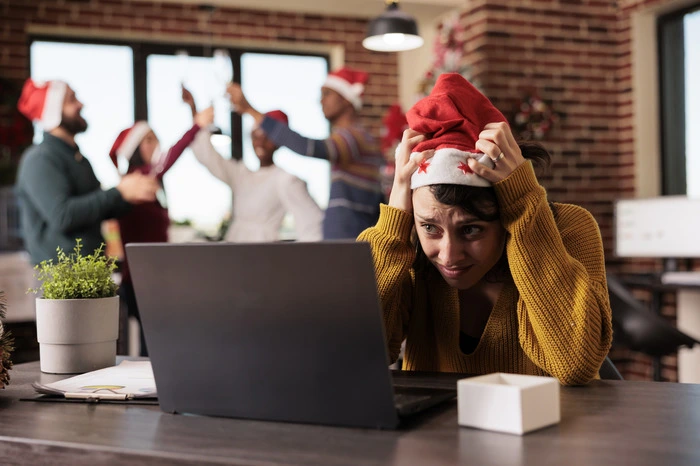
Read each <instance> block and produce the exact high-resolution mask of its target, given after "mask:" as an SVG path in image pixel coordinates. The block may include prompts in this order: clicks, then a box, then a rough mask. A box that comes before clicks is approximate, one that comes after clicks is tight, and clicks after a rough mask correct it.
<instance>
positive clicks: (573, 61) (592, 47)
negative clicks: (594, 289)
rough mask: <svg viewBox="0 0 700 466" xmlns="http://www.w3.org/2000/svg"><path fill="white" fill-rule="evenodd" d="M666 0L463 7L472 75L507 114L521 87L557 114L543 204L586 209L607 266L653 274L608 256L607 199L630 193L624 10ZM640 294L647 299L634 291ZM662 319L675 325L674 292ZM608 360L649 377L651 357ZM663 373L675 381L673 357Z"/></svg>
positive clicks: (648, 265)
mask: <svg viewBox="0 0 700 466" xmlns="http://www.w3.org/2000/svg"><path fill="white" fill-rule="evenodd" d="M664 3H667V2H666V1H664V0H654V1H642V0H627V1H622V2H616V1H612V0H609V1H608V0H526V1H515V0H471V1H468V2H467V3H466V6H465V7H464V8H463V9H462V10H461V12H460V16H461V24H462V26H463V27H464V29H465V34H466V40H467V42H466V45H465V58H464V59H465V61H466V63H465V64H466V65H469V66H470V67H471V70H472V73H473V80H474V81H475V82H476V83H477V84H478V85H479V86H480V87H481V89H483V90H484V92H485V93H486V94H487V95H488V96H489V97H490V98H491V99H492V100H493V101H494V103H495V104H496V106H498V107H499V108H501V109H503V110H507V109H508V108H510V107H511V106H512V102H513V100H514V99H517V98H518V97H519V96H520V95H521V91H522V90H523V89H524V88H534V89H537V90H538V91H539V93H540V95H541V97H542V98H544V99H545V100H548V101H551V102H552V105H553V107H554V109H556V110H559V111H561V112H563V113H564V114H565V118H564V119H563V120H562V121H561V122H560V123H559V125H558V126H557V127H556V129H555V130H554V131H552V132H551V133H550V134H549V135H548V136H547V139H546V140H545V141H543V143H544V144H545V146H546V147H547V148H548V149H549V150H550V151H551V153H552V156H553V159H552V161H553V163H552V167H551V170H550V172H549V174H547V175H545V176H542V177H541V181H542V183H543V185H544V186H545V187H546V188H547V190H548V193H549V197H550V199H551V200H554V201H558V202H571V203H575V204H579V205H581V206H583V207H585V208H586V209H588V210H589V211H591V212H592V213H593V215H594V216H595V218H596V220H597V221H598V223H599V225H600V229H601V234H602V236H603V241H604V246H605V253H606V262H607V267H608V270H610V271H625V272H630V271H644V272H647V271H649V270H660V263H658V261H653V260H651V261H650V260H646V261H641V260H638V261H622V260H619V259H616V258H614V257H613V250H612V246H613V243H612V241H613V201H614V200H615V199H617V198H620V197H632V196H634V190H635V186H634V183H635V179H634V176H635V175H634V164H635V156H634V127H633V116H634V113H633V112H634V106H633V101H632V63H631V26H630V15H631V14H632V13H633V12H634V11H637V10H638V9H640V8H647V7H650V6H656V5H659V4H664ZM639 298H640V299H645V298H647V299H648V296H645V295H644V293H639ZM666 299H667V301H666V302H665V303H664V315H665V316H667V317H668V318H669V320H670V321H671V322H672V323H673V322H674V321H675V298H674V297H673V296H668V297H667V298H666ZM611 356H612V357H613V359H614V360H615V362H616V364H617V365H618V368H619V369H620V370H621V372H623V375H624V376H625V377H626V378H628V379H650V378H651V362H650V359H649V358H647V357H645V356H643V355H640V354H638V353H633V352H630V351H628V350H625V349H622V348H616V349H615V350H614V351H613V352H612V353H611ZM662 375H663V376H664V377H665V378H666V379H667V380H677V358H676V356H672V357H668V358H664V360H663V370H662Z"/></svg>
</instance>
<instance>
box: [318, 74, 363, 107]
mask: <svg viewBox="0 0 700 466" xmlns="http://www.w3.org/2000/svg"><path fill="white" fill-rule="evenodd" d="M322 87H327V88H328V89H333V90H334V91H336V92H337V93H338V94H340V95H342V96H343V98H345V99H346V100H347V101H348V102H350V103H351V104H352V106H353V107H355V110H360V109H361V108H362V93H363V92H364V91H365V86H364V84H362V83H354V84H350V83H349V82H347V81H346V80H344V79H343V78H340V77H338V76H335V75H332V74H329V75H328V76H327V77H326V82H325V83H323V86H322Z"/></svg>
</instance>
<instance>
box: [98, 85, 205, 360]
mask: <svg viewBox="0 0 700 466" xmlns="http://www.w3.org/2000/svg"><path fill="white" fill-rule="evenodd" d="M187 96H190V97H191V94H190V93H189V91H188V90H187V89H185V88H184V87H183V88H182V98H183V100H185V101H186V97H187ZM192 118H193V120H194V123H193V125H192V127H191V128H190V129H189V130H187V131H186V132H185V134H183V135H182V137H181V138H180V140H179V141H178V142H176V143H175V145H173V146H172V147H171V148H170V149H169V150H168V151H167V152H163V151H162V150H161V148H160V142H159V140H158V137H157V136H156V134H155V133H154V132H153V130H152V129H151V127H150V126H149V124H148V122H146V121H137V122H136V123H134V125H133V126H131V127H129V128H126V129H125V130H123V131H122V132H120V133H119V135H118V136H117V139H116V140H115V141H114V144H113V145H112V149H111V150H110V151H109V157H110V159H111V160H112V163H114V166H115V167H116V168H117V170H119V168H120V166H122V167H124V168H123V169H122V170H121V171H120V172H122V173H123V172H125V173H123V177H127V176H131V175H132V174H135V173H138V174H142V175H144V176H149V177H152V178H155V180H156V181H157V182H158V186H159V190H158V196H157V198H158V199H157V200H152V201H149V202H144V203H142V204H139V205H136V206H134V207H133V208H132V209H131V210H130V211H129V212H127V213H125V214H124V215H122V216H120V217H119V219H118V222H119V236H120V238H121V242H122V244H123V245H124V246H126V245H127V244H129V243H165V242H167V241H168V227H169V226H170V216H169V215H168V208H167V202H166V200H165V191H164V190H163V176H164V175H165V174H166V173H167V172H168V170H169V169H170V168H171V167H172V166H173V164H175V162H177V160H178V159H179V158H180V156H181V155H182V153H183V152H184V150H185V149H186V148H187V147H188V146H189V145H190V144H191V143H192V141H193V140H194V137H195V135H196V134H197V132H198V131H199V130H200V123H202V121H205V122H206V120H207V117H206V116H204V115H197V114H196V113H195V112H194V111H193V112H192ZM204 124H206V123H204ZM120 271H121V275H122V277H121V278H122V281H121V285H120V288H119V293H120V295H121V296H122V298H123V300H124V302H125V303H126V306H127V309H128V314H129V316H133V317H136V318H137V319H138V320H139V323H140V322H141V316H140V314H139V311H138V306H137V303H136V297H135V296H134V285H133V283H132V282H131V275H130V273H129V262H128V260H127V258H126V257H124V259H123V261H122V262H121V266H120ZM147 355H148V352H147V349H146V342H145V340H144V338H143V331H142V332H141V356H147Z"/></svg>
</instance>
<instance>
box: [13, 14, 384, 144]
mask: <svg viewBox="0 0 700 466" xmlns="http://www.w3.org/2000/svg"><path fill="white" fill-rule="evenodd" d="M209 18H210V13H209V12H207V11H202V10H200V9H199V8H198V7H197V6H196V5H192V4H189V5H178V4H161V3H151V2H136V1H119V0H90V1H85V0H9V1H3V2H2V3H0V78H6V79H10V80H12V81H14V82H16V83H18V84H19V85H21V83H22V81H23V80H24V79H25V78H26V77H27V75H28V72H29V63H28V58H29V48H28V40H29V37H28V35H27V33H26V29H27V26H29V25H35V26H47V27H58V28H63V29H65V30H66V31H67V32H69V33H70V34H71V35H73V36H76V37H79V36H80V35H81V33H83V32H84V36H85V37H100V36H104V37H107V38H108V37H122V36H123V35H125V34H127V35H129V37H140V38H142V39H143V40H153V39H157V40H163V39H165V40H168V42H172V43H178V38H179V37H183V36H184V37H187V38H188V40H189V39H196V38H198V37H201V39H202V43H205V41H209V40H210V39H209V37H210V36H209V34H210V33H211V34H212V36H213V40H214V41H217V42H218V41H227V42H230V43H231V44H232V45H235V43H236V41H251V40H255V41H257V43H259V44H260V45H261V46H262V47H264V46H265V43H266V42H269V43H272V42H275V43H280V42H282V43H288V44H333V45H341V46H342V47H343V48H344V51H345V64H346V65H347V66H351V67H356V68H360V69H364V70H366V71H367V72H369V73H370V74H371V79H370V82H369V84H368V86H367V90H366V94H365V95H366V98H365V101H366V105H365V108H363V110H362V114H361V117H362V120H363V122H364V123H365V124H366V125H367V126H368V127H369V128H371V129H372V130H373V132H374V134H375V135H378V134H379V129H380V126H381V117H382V115H383V114H384V112H385V111H386V108H387V107H388V106H389V105H391V104H393V103H395V102H396V101H397V100H398V79H397V72H398V65H397V57H396V54H388V53H377V52H370V51H368V50H365V49H364V48H363V47H362V45H361V41H362V39H363V38H364V33H365V28H366V24H367V20H366V19H364V18H347V17H327V16H314V15H308V14H296V13H283V12H267V11H252V10H239V9H231V8H219V9H217V10H216V12H215V13H214V14H213V16H212V21H211V22H209ZM2 118H3V115H2V114H0V119H2ZM0 121H1V120H0Z"/></svg>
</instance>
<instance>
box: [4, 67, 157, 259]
mask: <svg viewBox="0 0 700 466" xmlns="http://www.w3.org/2000/svg"><path fill="white" fill-rule="evenodd" d="M17 107H18V109H19V111H20V112H22V114H23V115H25V116H26V117H27V118H29V119H30V120H32V121H38V122H41V125H42V127H43V130H44V138H43V141H42V142H41V144H38V145H33V146H31V147H30V148H29V149H27V151H26V152H25V153H24V155H23V156H22V159H21V161H20V164H19V168H18V171H17V183H16V186H15V189H16V193H17V197H18V198H19V201H20V202H19V209H20V223H21V225H22V234H23V237H24V243H25V247H26V249H27V251H28V252H29V254H30V256H31V260H32V262H33V263H35V264H38V263H39V262H41V261H43V260H48V259H55V258H56V248H57V247H60V248H62V249H63V250H64V251H66V252H67V253H68V252H69V251H72V250H73V248H74V247H75V241H76V239H77V238H81V239H82V244H83V247H84V249H83V251H84V252H86V253H89V254H92V252H93V251H94V250H95V249H97V248H99V247H100V245H101V244H102V243H103V241H104V239H103V237H102V233H101V224H102V221H103V220H106V219H109V218H114V217H119V216H121V215H124V214H125V213H127V212H128V211H129V210H130V209H131V207H132V206H133V205H138V204H142V203H144V202H152V201H154V200H155V198H156V191H157V190H158V182H157V181H156V179H155V178H154V177H152V176H148V175H145V174H142V173H133V174H130V175H128V176H125V177H123V178H122V179H121V181H120V182H119V184H118V185H117V186H116V187H115V188H111V189H107V190H103V189H102V188H101V187H100V182H99V181H98V179H97V177H96V176H95V173H94V171H93V169H92V166H91V165H90V162H89V161H88V159H87V158H86V157H84V156H83V155H82V154H81V153H80V149H79V147H78V145H77V144H76V142H75V137H76V135H78V134H80V133H82V132H84V131H86V130H87V127H88V124H87V122H86V121H85V119H84V118H83V117H82V116H81V114H80V112H81V110H82V108H83V104H82V103H81V102H80V101H79V100H78V98H77V97H76V95H75V92H74V91H73V89H71V87H70V86H69V85H68V84H66V83H65V82H63V81H48V82H38V81H33V80H32V79H27V81H26V82H25V83H24V87H23V88H22V94H21V96H20V99H19V102H18V104H17Z"/></svg>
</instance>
